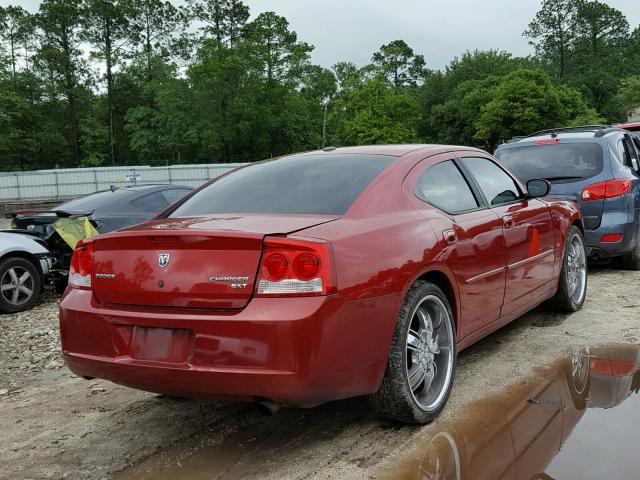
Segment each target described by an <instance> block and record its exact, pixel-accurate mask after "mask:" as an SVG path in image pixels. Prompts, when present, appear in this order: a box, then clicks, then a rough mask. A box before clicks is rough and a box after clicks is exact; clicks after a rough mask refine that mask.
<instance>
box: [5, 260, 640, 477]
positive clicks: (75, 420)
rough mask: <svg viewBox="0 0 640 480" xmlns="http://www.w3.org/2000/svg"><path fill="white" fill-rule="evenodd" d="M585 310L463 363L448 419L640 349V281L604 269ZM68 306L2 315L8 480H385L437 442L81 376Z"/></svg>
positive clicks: (369, 422) (531, 317) (540, 320)
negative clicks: (63, 345) (62, 345)
mask: <svg viewBox="0 0 640 480" xmlns="http://www.w3.org/2000/svg"><path fill="white" fill-rule="evenodd" d="M589 281H590V284H589V292H588V297H587V301H586V303H585V306H584V309H583V310H582V311H580V312H578V313H575V314H572V315H554V314H550V313H546V312H545V311H544V310H543V309H537V310H535V311H533V312H531V313H529V314H527V315H525V316H524V317H522V318H520V319H519V320H517V321H515V322H513V323H512V324H511V325H509V326H507V327H505V328H503V329H502V330H500V331H499V332H497V333H495V334H493V335H491V336H490V337H488V338H487V339H485V340H483V341H482V342H480V343H479V344H477V345H475V346H473V347H471V348H469V349H468V350H466V351H465V352H463V353H462V354H461V355H460V358H459V364H458V375H457V378H456V384H455V386H454V389H453V393H452V396H451V399H450V401H449V404H448V406H447V408H446V410H445V412H444V413H443V415H442V420H443V421H446V420H451V419H452V418H454V417H456V416H458V415H460V414H461V413H462V411H463V408H464V407H465V405H467V404H469V402H471V401H473V400H477V399H479V398H482V397H483V396H485V395H487V394H488V393H489V392H495V391H497V390H499V389H500V388H501V387H503V386H505V385H507V384H509V383H512V382H515V381H517V380H518V379H520V378H522V377H523V376H525V375H528V374H529V373H530V372H531V371H532V368H533V367H535V366H539V365H543V364H545V363H548V362H550V361H552V360H553V359H555V358H556V357H558V356H560V355H563V354H566V353H570V352H571V351H572V350H574V349H576V348H579V347H582V346H585V345H598V344H604V343H621V342H622V343H638V342H639V339H640V297H639V296H638V285H639V284H640V272H624V271H618V270H615V269H612V268H604V267H598V268H592V271H591V275H590V279H589ZM58 342H59V336H58V328H57V300H56V298H55V297H52V296H49V297H45V298H44V299H43V300H42V301H41V303H40V304H39V305H38V306H37V307H36V308H35V309H34V310H32V311H30V312H26V313H22V314H17V315H4V316H0V432H1V433H2V436H3V439H2V442H0V478H1V479H11V480H14V479H40V478H52V479H63V478H64V479H90V480H93V479H111V478H116V479H133V478H135V479H145V478H149V479H151V478H153V479H161V478H181V479H192V478H193V479H240V478H247V479H258V478H260V479H267V480H270V479H278V480H283V479H327V478H340V479H345V480H350V479H377V478H384V477H385V474H384V473H383V472H384V471H385V470H387V468H388V466H389V465H390V464H392V463H393V462H394V461H396V459H397V458H398V456H399V455H401V454H402V453H403V452H405V451H406V450H407V449H410V448H411V445H412V440H415V439H416V438H417V436H423V435H425V434H428V432H429V429H433V428H437V426H434V425H432V426H427V427H422V428H417V427H407V426H400V425H397V424H393V423H391V422H389V421H386V420H381V419H378V418H375V417H374V416H373V415H372V414H371V413H370V412H369V411H368V409H367V403H366V402H365V401H364V400H363V399H353V400H348V401H343V402H336V403H332V404H327V405H323V406H321V407H318V408H315V409H312V410H294V409H285V410H282V411H281V412H279V413H278V414H277V415H276V416H274V417H265V416H262V415H261V414H260V413H259V412H258V411H257V410H256V409H255V408H254V407H253V406H251V405H247V404H223V403H218V402H203V401H189V400H179V399H172V398H166V397H162V396H158V395H154V394H149V393H144V392H138V391H135V390H129V389H126V388H124V387H120V386H117V385H114V384H111V383H108V382H103V381H100V380H95V381H86V380H82V379H80V378H77V377H75V376H73V375H72V374H71V373H70V372H69V371H68V370H67V369H66V368H65V367H64V366H63V364H62V362H61V358H60V349H59V343H58Z"/></svg>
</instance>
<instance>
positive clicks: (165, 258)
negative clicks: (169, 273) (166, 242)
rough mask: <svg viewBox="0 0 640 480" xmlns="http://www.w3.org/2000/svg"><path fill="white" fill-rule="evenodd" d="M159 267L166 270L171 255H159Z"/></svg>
mask: <svg viewBox="0 0 640 480" xmlns="http://www.w3.org/2000/svg"><path fill="white" fill-rule="evenodd" d="M158 265H160V266H161V267H162V268H164V267H166V266H167V265H169V254H168V253H161V254H159V255H158Z"/></svg>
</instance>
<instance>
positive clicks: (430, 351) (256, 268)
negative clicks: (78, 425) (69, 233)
mask: <svg viewBox="0 0 640 480" xmlns="http://www.w3.org/2000/svg"><path fill="white" fill-rule="evenodd" d="M548 190H549V183H548V182H547V181H545V180H539V179H536V180H531V181H529V182H528V185H527V186H526V187H525V186H523V185H522V184H521V183H520V182H519V181H518V180H517V179H516V178H515V177H514V176H513V175H512V174H511V173H509V172H508V171H507V170H506V169H504V168H503V167H501V166H500V165H499V163H498V162H497V161H496V160H495V159H494V158H493V157H492V156H490V155H489V154H487V153H485V152H483V151H481V150H477V149H473V148H466V147H455V146H421V145H397V146H373V147H357V148H355V147H354V148H339V149H335V148H327V149H325V150H323V151H319V152H311V153H306V154H298V155H292V156H287V157H283V158H280V159H274V160H269V161H265V162H261V163H257V164H253V165H251V166H246V167H243V168H240V169H236V170H234V171H232V172H230V173H227V174H225V175H223V176H221V177H219V178H217V179H215V180H214V181H212V182H210V183H209V184H207V185H205V186H203V187H202V188H200V189H198V190H196V191H195V192H194V193H192V194H191V195H189V196H188V197H187V198H186V199H183V200H181V201H180V202H178V203H177V204H176V205H174V206H173V207H172V208H170V209H168V210H167V211H165V212H163V214H162V215H160V216H159V217H158V218H156V219H154V220H152V221H150V222H147V223H145V224H142V225H138V226H135V227H131V228H128V229H125V230H122V231H119V232H114V233H110V234H106V235H101V236H99V237H96V238H94V239H89V240H86V241H82V242H80V243H79V245H78V246H77V248H76V250H75V252H74V255H73V259H72V262H71V273H70V277H69V287H68V289H67V290H66V292H65V294H64V296H63V298H62V301H61V305H60V328H61V339H62V349H63V354H64V358H65V360H66V363H67V365H68V366H69V368H70V369H71V370H72V371H73V372H75V373H76V374H77V375H79V376H82V377H87V378H91V377H98V378H103V379H107V380H111V381H113V382H116V383H119V384H122V385H126V386H129V387H133V388H137V389H142V390H147V391H152V392H159V393H163V394H166V395H171V396H184V397H197V398H222V399H232V400H249V401H254V402H258V403H260V404H261V405H262V406H264V407H266V408H268V409H269V410H271V411H276V410H277V409H278V408H279V407H280V406H281V405H288V406H301V407H310V406H314V405H318V404H321V403H323V402H328V401H332V400H337V399H342V398H347V397H354V396H360V395H369V396H370V397H371V400H372V405H373V406H374V407H375V408H376V409H377V411H378V412H379V413H380V414H381V415H384V416H387V417H390V418H393V419H397V420H400V421H405V422H409V423H425V422H429V421H431V420H433V419H434V418H436V416H437V415H438V414H439V413H440V412H441V410H442V409H443V408H444V406H445V404H446V401H447V399H448V397H449V393H450V391H451V388H452V385H453V378H454V373H455V366H456V356H457V352H459V351H460V350H462V349H464V348H466V347H468V346H469V345H471V344H473V343H474V342H476V341H478V340H479V339H481V338H483V337H485V336H486V335H488V334H489V333H491V332H493V331H495V330H497V329H498V328H500V327H501V326H503V325H505V324H506V323H508V322H510V321H512V320H514V319H515V318H517V317H519V316H521V315H522V314H523V313H525V312H527V311H528V310H530V309H532V308H533V307H535V306H537V305H538V304H540V303H542V302H545V301H548V302H549V305H550V306H551V307H553V308H555V309H558V310H561V311H569V312H572V311H576V310H578V309H580V308H581V307H582V305H583V302H584V299H585V295H586V291H587V269H586V254H585V248H584V241H583V224H582V220H581V216H580V212H579V209H578V207H577V205H576V204H575V203H573V202H567V201H563V200H552V199H545V200H543V199H541V198H540V197H544V196H545V195H546V194H547V193H548Z"/></svg>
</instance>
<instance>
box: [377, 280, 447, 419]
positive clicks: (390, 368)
mask: <svg viewBox="0 0 640 480" xmlns="http://www.w3.org/2000/svg"><path fill="white" fill-rule="evenodd" d="M427 296H436V297H438V298H439V299H440V301H442V303H443V304H444V305H445V307H446V309H447V313H448V321H449V322H450V323H451V331H452V334H453V338H454V341H453V355H452V363H453V365H452V371H451V377H450V380H449V384H448V385H447V387H446V392H445V394H444V396H443V398H442V401H441V402H440V405H438V407H437V408H435V409H434V410H431V411H425V410H423V409H422V408H421V407H420V406H419V404H418V403H417V402H416V400H415V398H414V395H413V393H412V391H411V388H410V386H409V380H408V378H407V369H406V362H407V349H406V339H407V335H408V330H409V326H410V324H411V314H412V313H413V311H414V310H415V308H416V306H417V305H418V304H419V303H420V302H421V301H422V300H423V299H424V298H425V297H427ZM454 318H455V317H454V316H453V311H452V310H451V305H450V303H449V299H448V298H447V296H446V295H445V294H444V293H443V291H442V290H441V289H440V288H438V287H437V286H436V285H434V284H432V283H430V282H425V281H419V282H416V283H415V284H414V285H413V286H412V287H411V289H410V290H409V292H408V293H407V296H406V297H405V300H404V302H403V304H402V307H401V309H400V314H399V316H398V321H397V324H396V329H395V331H394V335H393V340H392V344H391V348H390V352H389V360H388V362H387V368H386V371H385V378H384V379H383V384H382V386H381V388H380V390H379V392H378V393H377V394H375V395H374V405H375V406H376V409H377V410H378V411H379V412H380V413H381V414H382V415H384V416H387V417H389V418H392V419H394V420H399V421H402V422H406V423H414V424H425V423H429V422H432V421H433V420H435V419H436V418H437V417H438V415H439V414H440V412H441V411H442V410H443V409H444V407H445V406H446V404H447V401H448V399H449V396H450V394H451V390H452V388H453V383H454V378H455V373H456V360H457V351H456V342H455V338H456V328H455V321H454Z"/></svg>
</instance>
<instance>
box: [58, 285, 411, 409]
mask: <svg viewBox="0 0 640 480" xmlns="http://www.w3.org/2000/svg"><path fill="white" fill-rule="evenodd" d="M400 301H401V296H400V295H392V296H387V297H379V298H374V299H368V300H362V301H357V302H344V301H343V300H342V299H341V298H340V297H339V296H337V295H334V296H329V297H306V298H259V299H258V298H256V299H253V300H252V301H251V302H250V303H249V304H248V305H247V307H246V308H245V309H243V310H242V311H236V312H229V313H226V312H225V313H216V314H203V313H182V312H179V313H176V312H175V311H172V312H167V311H160V310H152V311H150V310H149V309H146V310H139V309H137V310H136V309H124V308H118V309H113V308H106V307H104V306H102V305H100V304H98V303H97V302H96V300H95V299H94V298H93V296H92V294H91V292H89V291H84V290H69V291H67V293H66V294H65V296H64V298H63V300H62V302H61V305H60V330H61V339H62V348H63V354H64V358H65V361H66V362H67V365H68V366H69V368H70V369H71V370H72V371H73V372H74V373H76V374H77V375H80V376H86V377H97V378H103V379H106V380H110V381H113V382H115V383H119V384H122V385H125V386H129V387H132V388H136V389H140V390H146V391H151V392H157V393H164V394H169V395H176V396H186V397H195V398H219V399H232V400H256V399H262V398H267V399H270V400H273V401H275V402H278V403H282V404H288V405H303V406H304V405H315V404H318V403H323V402H326V401H330V400H337V399H341V398H347V397H352V396H357V395H363V394H369V393H372V392H375V391H376V390H377V389H378V387H379V385H380V382H381V380H382V376H383V374H384V369H385V366H386V361H387V355H388V350H389V345H390V342H391V336H392V334H393V329H394V325H395V319H396V316H397V311H398V308H399V305H400V303H399V302H400ZM149 328H154V329H157V328H161V329H167V330H164V331H163V332H164V333H162V332H160V333H161V335H160V336H159V337H158V336H156V337H153V336H148V335H146V333H148V332H149V330H147V329H149ZM156 332H157V330H156ZM165 333H166V335H165ZM150 338H156V340H157V339H158V338H160V340H161V342H160V343H158V342H157V341H156V343H153V344H151V343H150V342H151V340H150ZM167 338H168V339H167Z"/></svg>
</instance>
